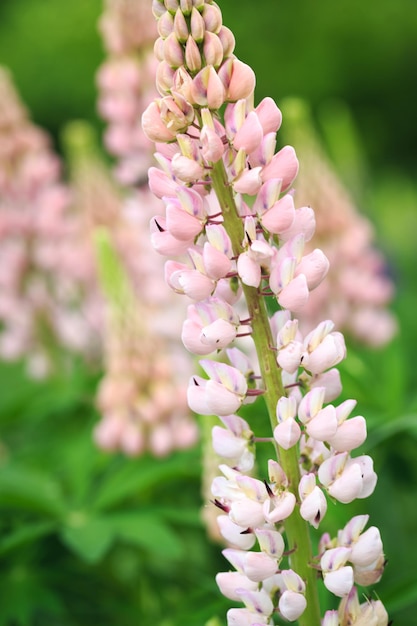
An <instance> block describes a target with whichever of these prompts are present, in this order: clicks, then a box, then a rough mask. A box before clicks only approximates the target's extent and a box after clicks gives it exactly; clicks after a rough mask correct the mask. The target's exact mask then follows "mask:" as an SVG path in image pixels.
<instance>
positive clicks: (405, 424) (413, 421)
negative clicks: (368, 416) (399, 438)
mask: <svg viewBox="0 0 417 626" xmlns="http://www.w3.org/2000/svg"><path fill="white" fill-rule="evenodd" d="M401 433H404V434H407V435H409V436H411V437H413V438H415V439H416V438H417V414H414V415H402V416H401V417H396V418H394V419H392V420H389V421H386V422H382V423H381V420H380V419H379V422H378V419H376V420H373V421H371V428H370V429H369V435H368V438H367V440H366V443H365V445H364V446H363V450H365V451H366V450H370V449H372V448H374V447H375V446H376V445H379V444H380V443H382V442H383V441H386V440H388V439H390V438H391V437H395V435H398V434H401Z"/></svg>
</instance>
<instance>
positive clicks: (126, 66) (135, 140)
mask: <svg viewBox="0 0 417 626" xmlns="http://www.w3.org/2000/svg"><path fill="white" fill-rule="evenodd" d="M99 28H100V31H101V34H102V37H103V40H104V45H105V48H106V50H107V52H108V58H107V59H106V60H105V62H104V63H103V64H102V66H101V67H100V69H99V71H98V74H97V84H98V88H99V100H98V109H99V112H100V115H101V116H102V117H103V118H104V119H105V120H106V122H107V124H108V126H107V128H106V131H105V133H104V142H105V145H106V148H107V150H108V151H109V152H110V153H111V154H112V155H114V156H115V157H116V158H117V160H118V162H117V166H116V168H115V176H116V177H117V179H118V180H119V181H120V182H121V183H122V184H125V185H133V184H135V185H136V184H140V185H143V184H144V182H145V180H146V171H147V169H148V167H149V165H150V155H151V143H150V142H149V140H148V139H147V138H146V137H145V135H144V134H143V132H142V129H141V127H140V117H141V115H142V113H143V111H144V110H145V108H146V107H147V105H148V104H149V102H150V101H151V100H152V99H153V98H154V97H155V96H156V89H155V73H156V61H155V59H154V56H153V50H152V46H153V42H154V40H155V38H156V36H157V30H156V26H155V20H154V19H153V16H152V10H151V3H150V2H149V1H148V0H137V1H135V2H132V1H131V0H108V1H107V2H106V7H105V10H104V13H103V15H102V17H101V18H100V23H99Z"/></svg>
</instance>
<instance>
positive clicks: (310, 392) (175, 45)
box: [142, 0, 382, 626]
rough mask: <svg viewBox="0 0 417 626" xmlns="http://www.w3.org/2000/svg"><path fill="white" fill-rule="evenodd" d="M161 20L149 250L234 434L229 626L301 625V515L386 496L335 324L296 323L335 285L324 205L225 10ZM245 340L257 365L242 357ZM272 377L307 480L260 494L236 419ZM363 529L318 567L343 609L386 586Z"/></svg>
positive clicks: (200, 387) (176, 3)
mask: <svg viewBox="0 0 417 626" xmlns="http://www.w3.org/2000/svg"><path fill="white" fill-rule="evenodd" d="M153 8H154V14H155V16H156V17H157V19H158V30H159V34H160V38H159V39H158V40H157V43H156V45H155V51H156V56H157V58H158V59H159V61H160V64H159V68H158V74H157V85H158V89H159V91H160V93H161V96H162V98H160V99H157V100H155V102H154V103H153V104H151V105H150V106H149V107H148V109H147V110H146V111H145V113H144V115H143V117H142V123H143V128H144V131H145V133H147V135H148V136H149V138H150V139H153V140H154V141H156V142H157V153H156V158H157V161H158V163H159V165H160V168H155V167H152V168H150V170H149V184H150V188H151V189H152V191H153V192H154V193H155V195H156V196H157V197H159V198H161V199H162V200H163V203H164V205H165V214H164V215H159V216H156V217H154V218H153V219H152V221H151V240H152V243H153V245H154V248H155V249H156V250H157V251H158V252H159V253H160V254H162V255H164V256H168V257H174V258H170V259H169V260H168V261H167V262H166V264H165V278H166V281H167V283H168V285H169V286H170V287H171V289H172V290H173V291H175V292H177V293H179V294H182V295H185V296H187V297H188V298H190V299H191V300H192V303H191V304H190V305H189V307H188V310H187V319H186V320H185V322H184V324H183V331H182V339H183V343H184V345H185V347H186V348H187V349H188V350H189V351H191V352H193V353H195V354H198V355H202V356H204V357H205V358H204V359H202V360H201V361H200V366H201V368H202V370H203V372H204V374H205V376H202V375H195V376H192V377H191V379H190V383H189V387H188V403H189V406H190V407H191V409H193V410H194V411H195V412H196V413H199V414H202V415H217V416H219V417H220V419H221V421H222V422H223V426H224V428H223V427H222V426H217V427H216V428H215V429H214V431H213V444H214V448H215V450H216V452H217V453H218V454H221V456H222V457H223V458H225V459H227V460H229V463H228V464H227V465H226V464H223V465H222V466H221V468H220V469H221V471H222V473H223V476H221V477H217V478H215V479H214V481H213V485H212V496H213V498H214V503H215V504H216V506H217V507H218V508H219V509H220V510H221V511H222V514H221V515H220V516H219V518H218V520H219V521H218V523H219V528H220V532H221V534H222V536H223V537H224V539H225V540H226V542H227V543H228V544H229V545H230V546H231V547H230V548H227V549H226V550H225V551H224V556H225V558H226V559H227V560H228V561H229V563H230V564H231V565H232V566H233V567H234V569H235V570H236V571H234V572H224V573H221V574H219V576H218V578H217V582H218V584H219V587H220V589H221V591H222V592H223V593H224V594H225V595H226V596H227V597H228V598H230V599H232V600H234V601H241V602H243V604H244V605H245V608H236V609H231V610H230V611H229V613H228V626H232V625H234V626H246V625H252V626H255V625H258V626H259V624H272V623H273V614H274V613H280V614H281V615H282V616H283V617H284V618H286V619H287V620H289V621H295V620H297V619H298V618H299V617H300V616H301V615H302V614H303V612H304V611H305V610H306V607H307V597H308V593H309V589H307V585H306V580H305V579H304V578H303V576H301V575H300V572H297V571H295V569H293V568H292V567H291V563H292V560H291V556H290V558H289V565H290V567H284V568H282V567H281V560H282V559H283V558H284V557H285V555H284V539H283V532H284V531H285V527H286V525H287V524H291V520H292V519H293V518H294V516H300V517H301V521H302V520H305V521H306V522H307V523H309V524H310V525H312V526H313V527H315V528H318V526H319V525H320V523H321V521H322V519H323V517H324V516H325V513H326V509H327V498H331V499H333V500H337V501H339V502H343V503H345V502H351V501H352V500H354V499H355V498H365V497H367V496H368V495H370V494H371V493H372V492H373V490H374V487H375V484H376V474H375V472H374V470H373V464H372V460H371V459H370V457H368V456H366V455H362V456H358V457H352V456H351V452H352V451H353V450H354V449H356V448H357V447H359V446H360V445H361V444H362V443H363V441H364V440H365V438H366V425H365V420H364V418H363V417H362V416H356V417H352V418H350V414H351V412H352V411H353V409H354V407H355V404H356V403H355V401H354V400H347V401H346V402H344V403H342V404H340V405H338V406H335V405H333V404H330V403H331V402H333V400H335V399H336V398H337V397H338V396H339V394H340V392H341V383H340V376H339V373H338V371H337V369H336V368H335V366H336V365H337V364H338V363H340V362H341V361H342V360H343V358H344V357H345V355H346V347H345V342H344V338H343V335H342V334H341V333H339V332H336V331H334V324H333V322H332V321H330V320H326V321H324V322H321V323H319V324H318V325H317V326H316V327H315V328H313V330H311V331H310V332H308V333H307V334H304V335H303V334H302V333H301V331H300V329H299V324H298V320H297V318H295V317H293V316H294V314H298V313H299V312H302V311H303V308H304V307H305V306H306V304H307V302H308V300H309V296H310V292H311V291H312V290H314V289H316V288H317V287H318V286H319V285H320V283H321V282H322V281H323V279H324V278H325V276H326V274H327V271H328V268H329V262H328V260H327V258H326V256H325V255H324V254H323V253H322V252H321V250H319V249H315V250H313V251H312V252H308V251H307V250H306V248H305V246H306V243H307V242H309V241H310V240H311V239H312V237H313V234H314V230H315V217H314V212H313V210H312V209H311V208H310V207H308V206H305V207H301V208H296V206H295V203H294V192H293V190H292V183H293V181H294V179H295V177H296V175H297V172H298V160H297V157H296V154H295V151H294V149H293V148H291V147H290V146H285V147H284V148H282V149H281V150H280V151H279V152H277V153H275V147H276V133H277V131H278V129H279V127H280V124H281V112H280V111H279V109H278V107H277V106H276V104H275V103H274V102H273V100H272V99H270V98H265V99H264V100H262V102H261V103H260V104H259V105H258V106H257V107H255V106H254V105H253V89H254V84H255V81H254V78H253V73H252V70H250V69H248V68H247V66H245V65H244V64H242V63H240V61H238V60H237V59H236V58H235V57H234V56H233V55H232V52H231V51H228V52H227V54H226V51H225V49H224V48H223V52H222V54H221V53H220V52H221V51H220V46H218V44H217V43H216V42H217V40H218V39H220V40H221V39H222V37H223V36H222V37H221V36H220V34H221V33H222V32H223V30H222V29H223V26H222V22H221V14H220V10H219V8H218V6H217V5H216V4H215V3H214V2H211V1H204V0H165V2H162V1H160V0H154V3H153ZM213 35H214V36H213ZM216 36H217V39H216ZM231 50H232V48H231ZM208 59H209V60H208ZM227 68H231V70H230V72H229V70H228V69H227ZM229 78H230V80H229ZM235 78H236V82H235V81H234V79H235ZM231 86H232V87H231ZM235 87H236V89H235ZM223 104H226V106H225V107H224V114H223V115H221V114H220V112H219V111H218V109H219V108H220V107H222V105H223ZM264 297H272V298H274V300H275V301H276V303H277V305H278V307H277V308H278V309H279V310H278V312H277V313H276V314H275V315H273V316H272V318H271V319H268V318H267V317H266V319H265V318H264V317H262V318H261V315H263V313H261V312H260V311H261V309H262V307H263V306H264V304H263V298H264ZM254 302H255V304H254ZM261 303H262V304H261ZM262 311H265V316H267V313H266V308H263V309H262ZM260 320H261V322H260ZM260 326H261V329H260ZM259 333H263V334H264V335H265V336H266V337H267V339H266V340H263V338H262V337H260V334H259ZM247 335H249V336H252V337H253V340H254V344H255V347H256V351H257V355H258V360H257V359H256V358H253V359H252V358H250V359H249V358H248V357H247V356H246V355H245V354H244V353H243V352H241V351H240V350H239V349H238V348H237V347H236V345H238V342H239V340H240V337H243V336H247ZM248 341H249V342H250V341H251V339H250V338H249V340H248ZM249 351H251V349H250V347H249ZM252 352H253V350H252ZM266 353H268V354H266ZM272 355H273V356H272ZM209 357H211V358H209ZM263 359H265V360H268V367H267V368H265V367H263ZM271 359H272V361H271ZM274 368H275V371H274V372H272V370H273V369H274ZM259 371H260V372H261V376H259V375H258V372H259ZM273 376H275V379H276V380H279V381H282V387H281V392H280V393H279V394H277V400H275V401H274V410H275V413H276V414H275V415H273V416H272V419H271V422H272V423H274V424H275V427H274V431H273V439H272V441H273V442H274V443H275V444H276V448H277V450H278V453H279V456H280V460H281V456H282V457H283V458H285V454H286V453H287V452H290V453H291V451H296V450H299V458H298V464H297V465H298V468H297V469H296V471H295V473H294V468H293V466H292V468H291V472H292V474H291V476H290V475H287V473H288V472H287V470H284V467H283V466H284V463H283V462H281V463H278V462H276V461H272V460H271V461H270V462H269V482H262V481H261V480H258V479H256V478H253V477H251V476H250V475H249V472H250V471H251V470H252V467H253V465H254V458H253V454H254V443H255V441H256V437H255V436H254V434H253V432H252V427H251V426H249V424H248V423H247V422H246V421H244V420H242V418H240V417H239V416H237V415H236V413H237V412H238V411H239V410H240V408H241V407H242V405H243V404H246V403H249V402H253V400H254V398H256V396H258V395H261V394H264V393H265V396H266V399H267V404H268V398H270V397H271V395H270V394H271V393H272V391H271V387H273V386H274V384H275V383H274V382H273V380H272V378H271V377H273ZM259 379H263V380H262V382H260V383H258V380H259ZM273 393H275V392H273ZM274 397H275V396H274ZM269 410H270V408H269ZM363 517H366V516H363ZM362 521H363V520H362ZM366 521H367V520H366ZM366 521H365V522H364V523H363V526H364V525H365V524H366ZM352 524H353V526H355V524H354V523H352ZM358 524H359V523H358ZM363 526H362V527H361V528H360V529H359V531H358V530H357V528H356V526H355V529H351V535H352V537H353V539H352V540H351V542H350V543H349V545H347V544H346V542H348V541H349V539H348V535H349V531H346V529H345V530H344V531H342V533H341V535H340V538H339V537H338V540H337V541H339V544H336V545H335V546H333V544H331V543H329V545H327V543H326V544H323V552H324V553H323V555H322V556H321V559H318V561H317V567H318V569H320V570H321V571H322V574H323V578H324V581H325V584H326V581H327V582H328V584H327V586H328V588H329V589H331V590H332V591H333V592H334V593H336V595H339V596H340V597H344V596H347V595H348V594H349V593H350V592H351V589H352V587H353V584H354V582H356V583H357V584H360V585H362V584H364V580H365V579H366V576H367V574H369V580H372V581H376V580H377V578H378V576H377V575H376V573H375V572H376V571H378V572H380V565H381V563H380V559H381V558H382V557H381V555H382V547H381V546H380V551H379V552H378V555H376V556H375V559H373V560H372V562H370V561H369V562H366V563H365V562H363V563H362V564H361V563H360V559H361V557H360V556H359V560H357V554H358V553H359V552H360V548H357V549H356V548H355V546H354V545H353V543H355V542H356V544H358V545H359V544H360V542H361V539H360V537H359V535H360V533H361V531H362V529H363ZM345 531H346V532H345ZM365 535H366V533H365V534H364V535H363V536H364V537H365ZM369 535H372V533H369ZM349 536H350V535H349ZM374 540H375V543H378V542H377V540H376V539H375V537H374ZM329 542H330V539H329ZM344 542H345V543H344ZM365 543H366V540H365ZM345 544H346V545H345ZM254 546H257V547H256V548H255V549H253V548H254ZM293 549H294V550H297V547H295V548H293ZM332 549H336V550H341V551H342V552H343V557H338V559H337V563H339V561H340V568H339V569H342V568H344V567H346V568H348V570H343V573H344V572H345V571H348V572H349V576H347V579H348V581H349V582H350V583H351V584H350V586H348V584H347V583H345V586H344V587H343V589H342V591H341V592H339V588H338V587H337V582H336V583H335V584H333V582H332V580H333V579H334V578H337V576H342V575H341V574H338V575H337V576H336V577H335V576H332V574H333V570H332V567H333V562H332V560H331V554H330V556H327V557H326V552H327V553H330V552H331V550H332ZM365 550H366V548H365ZM340 554H341V553H340ZM345 557H346V558H345ZM285 558H286V557H285ZM343 559H344V560H343ZM348 563H349V565H347V564H348ZM310 565H311V564H309V565H308V567H307V569H308V568H309V567H310ZM371 572H372V573H371ZM305 573H306V569H305V570H304V576H305ZM309 585H311V580H310V582H309ZM338 592H339V593H338ZM329 619H330V618H329ZM311 623H312V622H311ZM316 623H318V622H317V620H316Z"/></svg>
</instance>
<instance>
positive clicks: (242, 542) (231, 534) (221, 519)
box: [217, 515, 255, 550]
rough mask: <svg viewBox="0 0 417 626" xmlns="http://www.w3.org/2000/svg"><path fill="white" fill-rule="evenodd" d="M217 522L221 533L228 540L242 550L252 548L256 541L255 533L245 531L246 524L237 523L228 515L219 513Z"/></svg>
mask: <svg viewBox="0 0 417 626" xmlns="http://www.w3.org/2000/svg"><path fill="white" fill-rule="evenodd" d="M217 524H218V526H219V530H220V533H221V535H222V537H224V538H225V539H226V541H227V542H228V543H229V544H230V545H232V546H234V547H235V548H239V549H240V550H250V549H251V548H252V547H253V545H254V543H255V535H254V534H253V533H245V532H244V531H245V530H246V529H247V527H245V526H239V525H238V524H235V523H234V522H233V521H232V520H231V519H230V517H229V516H228V515H219V516H218V517H217Z"/></svg>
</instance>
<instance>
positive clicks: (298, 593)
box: [278, 570, 307, 622]
mask: <svg viewBox="0 0 417 626" xmlns="http://www.w3.org/2000/svg"><path fill="white" fill-rule="evenodd" d="M281 575H282V578H283V581H284V584H285V587H286V589H285V590H284V591H283V593H282V594H281V596H280V599H279V603H278V608H279V611H280V613H281V615H282V616H283V617H285V618H286V619H287V620H288V621H289V622H294V621H295V620H297V619H298V618H299V617H300V615H302V614H303V613H304V611H305V608H306V606H307V600H306V599H305V596H304V593H305V584H304V582H303V580H302V579H301V578H300V576H298V574H297V573H296V572H294V571H293V570H283V571H282V573H281Z"/></svg>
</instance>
